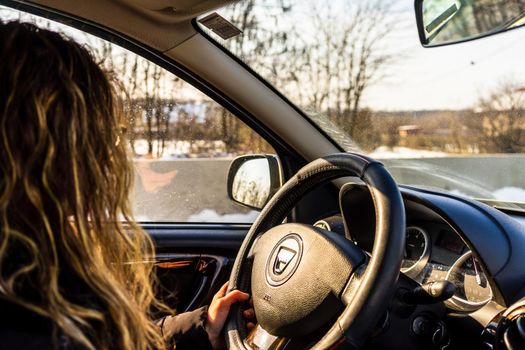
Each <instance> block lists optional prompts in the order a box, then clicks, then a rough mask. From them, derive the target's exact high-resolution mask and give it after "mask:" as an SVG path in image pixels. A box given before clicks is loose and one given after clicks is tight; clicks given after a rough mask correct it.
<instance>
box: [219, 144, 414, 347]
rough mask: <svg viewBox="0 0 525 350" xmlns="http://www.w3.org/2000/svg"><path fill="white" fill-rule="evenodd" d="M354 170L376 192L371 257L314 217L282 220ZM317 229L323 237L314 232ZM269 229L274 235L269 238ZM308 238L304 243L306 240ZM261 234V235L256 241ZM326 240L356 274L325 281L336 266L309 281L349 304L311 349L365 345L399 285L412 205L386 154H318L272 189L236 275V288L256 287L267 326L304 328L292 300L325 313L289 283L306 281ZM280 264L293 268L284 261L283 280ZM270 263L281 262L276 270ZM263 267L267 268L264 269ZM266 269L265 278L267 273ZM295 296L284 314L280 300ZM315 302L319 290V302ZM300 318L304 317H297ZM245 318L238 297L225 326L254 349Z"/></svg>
mask: <svg viewBox="0 0 525 350" xmlns="http://www.w3.org/2000/svg"><path fill="white" fill-rule="evenodd" d="M347 176H358V177H359V178H360V179H361V180H362V181H363V182H364V183H365V184H366V185H367V187H368V189H369V191H370V194H371V196H372V199H373V203H374V207H375V214H376V229H375V231H376V232H375V240H374V247H373V250H372V255H371V257H370V259H369V260H368V259H366V257H365V258H364V259H361V258H360V257H359V254H362V256H363V257H364V256H365V254H364V253H363V252H362V251H361V250H360V249H359V248H357V246H355V245H354V244H353V243H352V242H350V241H348V240H345V241H346V243H345V242H342V241H341V240H339V239H338V238H334V236H333V235H330V234H329V233H326V232H324V233H323V232H321V231H322V230H320V229H317V228H313V227H308V226H307V225H297V224H283V225H281V223H282V222H283V221H284V219H285V218H286V217H287V215H288V214H289V213H290V211H291V210H292V208H293V207H294V206H295V205H296V204H297V202H298V201H299V200H300V199H301V198H302V197H303V196H304V195H305V194H307V193H309V192H310V191H311V190H312V189H314V188H317V187H319V186H321V185H323V184H325V183H327V182H329V181H331V180H334V179H337V178H341V177H347ZM290 225H292V226H293V227H291V226H290ZM285 231H289V232H285ZM292 231H293V232H292ZM295 231H300V232H295ZM294 234H296V235H297V236H299V239H297V237H292V236H293V235H294ZM315 234H318V236H319V237H321V236H322V238H321V239H317V238H314V236H315ZM265 235H267V236H268V237H269V238H266V236H265ZM263 237H264V238H263ZM272 239H273V240H274V241H273V242H272ZM283 239H284V240H285V241H286V242H284V241H283ZM313 239H315V240H316V241H315V244H314V243H312V242H313V241H312V240H313ZM275 240H279V241H278V242H277V244H274V246H273V248H272V247H271V245H272V243H275ZM294 240H295V241H294ZM301 240H303V241H304V243H301ZM256 241H259V242H257V243H256ZM265 241H268V242H265ZM297 241H299V243H297ZM336 241H337V242H336ZM261 242H262V243H261ZM283 242H284V243H283ZM294 242H295V243H294ZM319 242H321V243H319ZM334 242H335V243H334ZM301 244H305V247H302V246H301ZM319 245H321V246H322V247H325V248H326V249H330V252H331V254H335V255H337V256H338V258H337V262H340V261H342V263H341V264H339V265H338V266H339V267H341V266H343V270H344V271H345V273H348V274H349V275H348V276H344V275H343V274H342V273H341V274H340V275H341V277H340V278H336V277H334V279H337V281H335V282H332V281H328V282H325V281H323V280H324V279H326V278H325V277H323V276H327V275H329V276H332V275H334V274H333V273H332V274H325V275H319V276H317V277H318V278H317V279H316V280H313V281H310V282H309V283H308V284H305V285H304V287H305V288H306V289H308V286H310V285H311V284H312V283H313V284H314V285H315V288H318V289H322V290H323V293H324V294H323V295H322V297H326V298H327V299H328V298H331V296H330V295H331V294H337V298H338V299H339V300H340V301H341V302H342V304H343V305H344V306H343V309H342V310H343V311H342V312H341V313H340V315H339V316H338V317H337V319H336V321H335V322H333V324H332V326H331V327H330V329H329V330H328V331H327V332H326V333H325V334H324V336H323V337H322V338H321V339H320V340H319V341H318V342H317V343H315V345H313V347H312V349H316V350H317V349H328V348H331V347H333V346H335V345H337V344H346V345H349V346H350V347H353V348H359V347H360V346H361V345H363V343H364V341H365V340H366V339H367V336H368V335H369V332H370V330H372V329H373V328H374V327H375V326H376V325H377V323H378V321H379V320H380V318H381V316H382V315H383V314H384V312H385V310H386V308H387V306H388V303H389V300H390V297H391V295H392V294H391V293H392V291H393V286H394V285H395V283H396V281H397V278H398V276H399V271H400V265H401V259H402V254H403V249H404V245H405V210H404V205H403V201H402V198H401V194H400V192H399V189H398V188H397V185H396V183H395V181H394V179H393V178H392V176H391V175H390V174H389V173H388V171H387V170H386V169H385V168H384V166H383V165H382V164H381V163H380V162H377V161H375V160H373V159H371V158H368V157H365V156H362V155H359V154H355V153H338V154H333V155H329V156H326V157H323V158H319V159H317V160H315V161H313V162H311V163H309V164H307V165H306V166H305V167H303V168H302V169H300V170H299V171H298V172H297V174H296V175H294V176H293V177H292V178H291V179H290V180H289V181H287V182H286V183H285V184H284V185H283V186H282V187H281V189H280V190H279V191H278V192H277V193H276V194H275V195H274V196H273V197H272V199H271V200H270V201H269V202H268V203H267V204H266V206H265V207H264V208H263V210H262V211H261V213H260V215H259V217H258V218H257V220H256V221H255V222H254V223H253V225H252V226H251V228H250V230H249V232H248V234H247V235H246V237H245V239H244V241H243V244H242V246H241V248H240V250H239V253H238V255H237V257H236V259H235V263H234V265H233V268H232V272H231V275H230V282H229V290H233V289H239V290H241V291H245V292H248V293H250V292H252V290H251V289H254V290H253V295H252V296H253V298H254V306H255V313H256V315H257V318H258V321H259V323H260V324H261V326H263V328H265V327H264V326H265V325H264V324H263V322H262V321H261V320H260V317H263V316H264V317H263V318H264V319H265V320H266V321H265V322H266V323H265V324H266V326H267V327H269V328H272V329H273V330H274V331H276V332H281V333H283V332H291V333H294V332H295V333H296V334H297V333H300V332H301V327H304V325H305V324H308V323H305V321H306V319H302V318H300V317H303V314H301V315H300V316H297V317H295V313H294V312H293V307H294V306H295V307H296V308H299V309H301V310H302V311H301V312H303V313H304V312H306V316H304V317H307V318H309V320H312V318H316V317H318V316H319V315H320V313H319V312H321V311H322V310H321V308H322V305H314V307H313V308H314V309H313V310H307V311H304V310H303V309H304V307H303V306H302V305H301V304H300V303H301V302H302V300H301V297H306V298H308V295H301V296H300V297H299V298H298V300H296V299H297V298H296V297H295V294H304V293H301V291H300V290H297V289H294V291H293V292H291V290H290V287H296V286H297V284H295V285H293V284H294V283H297V281H298V280H299V281H300V279H301V276H303V278H304V276H306V274H307V273H310V272H311V268H309V267H310V265H312V261H313V260H312V259H317V261H321V260H320V259H319V256H312V254H313V253H312V254H310V251H312V250H315V249H314V248H312V247H317V246H319ZM261 247H262V248H261ZM304 248H307V249H304ZM277 250H278V251H279V252H280V251H283V252H284V251H292V252H295V253H294V254H293V257H292V258H291V260H288V262H286V261H285V260H286V259H282V258H281V257H280V256H279V255H283V256H284V257H286V256H285V254H281V253H276V251H277ZM296 250H297V251H296ZM306 250H308V251H306ZM317 250H318V249H317ZM258 251H261V253H258ZM290 256H291V255H290ZM265 259H266V260H265ZM272 259H273V260H272ZM264 261H267V266H268V268H261V266H263V265H261V262H264ZM283 262H284V263H283ZM254 264H255V265H256V266H258V268H257V270H256V269H252V267H253V266H254ZM278 264H282V265H283V266H284V265H288V264H289V265H290V267H289V268H288V267H287V266H284V269H288V272H286V274H287V276H286V278H284V281H282V280H280V279H279V278H280V276H277V272H279V267H280V266H277V265H278ZM314 264H315V263H314ZM270 265H272V266H274V267H273V268H274V270H273V272H274V274H273V275H272V272H271V268H270V267H269V266H270ZM292 265H293V266H292ZM276 266H277V267H276ZM261 270H264V271H263V272H261ZM292 270H293V271H292ZM285 271H286V270H285ZM263 274H264V275H265V278H264V279H263V278H262V276H261V275H263ZM252 275H253V276H252ZM276 276H277V277H276ZM252 279H253V281H252ZM319 280H320V282H319ZM328 280H330V278H328ZM254 283H255V287H254ZM325 284H326V285H325ZM327 285H328V286H327ZM261 286H262V287H261ZM334 286H335V287H334ZM261 288H262V289H261ZM279 291H283V293H286V296H285V297H282V296H281V295H280V294H281V293H279ZM310 291H311V290H310ZM290 292H291V293H290ZM286 298H289V299H286ZM288 301H289V303H290V304H291V305H292V306H291V308H292V310H291V312H290V310H284V311H283V312H286V315H292V316H291V317H283V316H284V315H285V314H284V313H283V312H281V310H280V309H279V308H277V307H275V306H276V305H283V302H288ZM315 302H316V301H315V298H314V300H313V303H315ZM308 303H312V299H311V298H310V299H308V302H307V303H306V304H308ZM274 304H275V305H274ZM303 304H305V303H303ZM281 308H282V306H281ZM284 309H286V307H284ZM319 310H321V311H319ZM308 312H310V313H308ZM274 314H275V315H274ZM314 316H315V317H314ZM296 318H297V321H295V320H296ZM289 319H292V320H294V321H293V322H295V323H290V322H292V321H288V320H289ZM244 323H245V321H244V320H243V317H242V310H241V308H240V307H239V306H238V305H235V306H234V307H233V308H232V310H231V312H230V316H229V318H228V321H227V323H226V326H225V338H226V341H227V344H228V348H229V349H243V350H244V349H248V347H247V345H246V344H245V343H244V341H243V339H244V338H245V336H246V329H245V326H244Z"/></svg>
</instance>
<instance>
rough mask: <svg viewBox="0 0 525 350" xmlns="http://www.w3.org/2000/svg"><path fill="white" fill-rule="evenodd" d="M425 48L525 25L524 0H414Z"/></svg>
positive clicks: (472, 38)
mask: <svg viewBox="0 0 525 350" xmlns="http://www.w3.org/2000/svg"><path fill="white" fill-rule="evenodd" d="M415 10H416V21H417V28H418V31H419V39H420V41H421V44H423V46H425V47H433V46H441V45H448V44H454V43H459V42H463V41H469V40H474V39H478V38H482V37H485V36H489V35H493V34H496V33H501V32H505V31H507V30H510V29H514V28H518V27H521V26H523V25H524V24H525V20H524V19H525V0H415Z"/></svg>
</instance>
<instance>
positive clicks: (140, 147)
mask: <svg viewBox="0 0 525 350" xmlns="http://www.w3.org/2000/svg"><path fill="white" fill-rule="evenodd" d="M0 18H1V19H2V20H3V21H9V20H22V21H26V22H32V23H35V24H37V25H38V26H42V27H45V28H48V29H51V30H55V31H58V32H62V33H63V34H64V35H66V36H69V37H71V38H73V39H74V40H76V41H77V42H79V43H80V44H82V45H84V46H86V47H88V48H89V49H90V50H91V52H92V53H93V55H94V56H95V58H96V59H97V60H98V61H99V63H100V64H101V65H102V66H103V67H104V69H106V70H107V71H108V72H109V73H110V74H112V75H113V76H114V77H115V78H116V80H117V81H118V82H119V85H120V86H121V87H122V89H121V90H122V96H123V102H124V103H123V105H124V112H125V125H124V128H125V129H126V135H127V141H128V143H129V154H130V157H131V158H132V160H133V163H134V168H135V184H134V191H133V193H132V203H133V207H134V213H135V217H136V219H137V220H138V221H149V222H151V221H157V222H158V221H161V222H243V223H251V222H253V220H254V219H255V217H256V216H257V212H255V211H253V210H250V209H246V208H243V207H241V206H239V205H237V204H235V203H233V202H232V201H231V200H229V199H228V196H227V188H226V180H227V173H228V169H229V165H230V162H231V160H232V159H233V158H234V157H236V156H238V155H243V154H252V153H273V154H275V151H274V150H273V148H272V147H271V146H270V145H269V144H268V143H267V142H266V141H265V140H264V139H262V138H261V137H260V136H259V135H258V134H256V133H255V132H254V131H253V130H252V129H250V128H249V127H248V126H247V125H246V124H244V123H243V122H242V121H240V120H239V119H237V118H236V117H235V116H233V115H232V114H231V113H229V112H228V111H227V110H226V109H224V108H223V107H222V106H220V105H219V104H217V103H216V102H214V101H213V100H211V99H210V98H209V97H208V96H206V95H205V94H203V93H201V92H200V91H199V90H197V89H196V88H194V87H193V86H191V85H190V84H188V83H186V82H185V81H183V80H182V79H180V78H178V77H176V76H175V75H173V74H172V73H170V72H168V71H166V70H165V69H163V68H161V67H160V66H158V65H155V64H154V63H152V62H150V61H148V60H146V59H144V58H142V57H141V56H138V55H136V54H135V53H132V52H130V51H128V50H125V49H123V48H121V47H120V46H118V45H115V44H113V43H110V42H108V41H105V40H102V39H100V38H98V37H95V36H92V35H89V34H87V33H85V32H81V31H79V30H76V29H74V28H71V27H68V26H65V25H63V24H60V23H56V22H52V21H49V20H47V19H43V18H39V17H36V16H32V15H28V14H25V13H21V12H19V11H17V10H12V9H9V8H6V7H1V6H0Z"/></svg>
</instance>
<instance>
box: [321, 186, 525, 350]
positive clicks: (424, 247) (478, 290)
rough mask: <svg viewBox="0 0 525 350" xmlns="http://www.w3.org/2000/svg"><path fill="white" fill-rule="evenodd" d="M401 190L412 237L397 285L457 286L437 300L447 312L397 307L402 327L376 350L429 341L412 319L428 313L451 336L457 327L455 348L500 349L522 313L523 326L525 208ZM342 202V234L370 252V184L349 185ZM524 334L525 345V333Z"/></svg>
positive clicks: (398, 323)
mask: <svg viewBox="0 0 525 350" xmlns="http://www.w3.org/2000/svg"><path fill="white" fill-rule="evenodd" d="M399 188H400V192H401V195H402V197H403V203H404V206H405V214H406V240H405V250H404V258H403V260H402V264H401V272H402V274H401V276H400V282H399V284H400V285H399V287H398V288H402V287H403V286H402V285H403V284H404V285H405V286H409V287H408V288H413V287H410V283H415V285H416V286H418V285H423V284H427V285H428V284H429V283H431V282H440V281H448V282H450V283H451V284H453V285H454V287H455V291H454V294H453V296H452V297H450V298H449V299H447V300H446V301H444V302H443V303H439V304H441V306H442V307H444V310H443V311H439V305H434V306H430V305H428V307H427V306H425V305H421V306H418V307H417V308H416V310H415V311H412V314H411V316H409V317H408V318H407V316H406V315H401V314H400V315H398V316H396V315H395V310H394V309H392V310H391V319H392V323H393V324H394V323H395V324H396V326H395V329H396V331H387V332H386V333H385V335H383V336H382V339H380V340H376V345H377V346H376V347H373V346H372V348H384V347H385V346H386V345H387V344H391V343H392V342H393V341H396V340H398V338H399V337H403V338H404V339H411V341H412V343H410V342H406V343H405V345H404V346H405V347H406V348H407V349H408V348H414V349H415V348H421V347H426V346H429V344H431V342H430V343H429V342H428V341H427V343H422V340H421V337H417V336H414V324H415V323H414V322H416V320H417V319H418V317H421V315H430V314H433V315H434V316H433V317H434V318H433V319H434V320H435V322H437V323H439V322H444V323H443V325H445V326H443V327H444V328H443V329H445V328H446V329H447V330H448V332H449V333H450V334H452V333H454V332H456V333H455V334H452V335H451V338H452V339H453V342H452V343H453V344H454V345H455V346H454V347H459V348H462V347H468V348H473V347H481V346H488V348H494V347H495V348H499V347H498V346H497V344H503V343H505V342H506V341H507V340H508V339H507V340H506V339H504V338H505V337H507V338H509V337H508V336H507V335H508V334H509V332H510V331H508V329H513V328H512V327H514V328H516V327H517V326H516V327H515V326H513V325H514V323H516V321H515V320H517V319H519V318H522V319H523V322H522V323H523V325H524V327H525V269H524V268H523V256H524V254H525V225H524V224H525V214H524V213H518V212H507V211H502V210H497V209H495V208H493V207H490V206H488V205H485V204H483V203H481V202H479V201H474V200H470V199H466V198H463V197H459V196H455V195H453V194H450V193H446V192H438V191H431V190H426V189H420V188H414V187H409V186H399ZM339 202H340V203H339V204H340V208H341V215H342V218H341V219H340V220H341V221H342V222H343V223H344V228H343V230H342V231H343V232H342V234H344V235H346V236H347V238H349V239H351V240H352V241H354V242H355V243H356V244H357V245H358V246H359V247H361V248H362V249H363V250H365V251H366V252H368V253H372V249H373V245H374V239H375V225H376V222H375V208H374V204H373V200H372V198H371V196H370V194H369V192H368V189H367V188H366V186H364V185H359V184H346V185H344V186H343V187H342V188H341V191H340V195H339ZM325 221H326V220H325ZM332 226H333V225H332ZM407 279H408V280H409V281H408V282H407ZM432 307H435V309H434V310H432ZM509 315H510V316H509ZM509 325H510V326H509ZM516 329H517V328H516ZM524 329H525V328H524ZM403 330H405V331H403ZM404 332H405V333H404ZM512 332H514V333H516V332H517V331H515V330H514V331H512ZM514 333H513V334H514ZM518 333H519V332H518ZM403 334H404V335H403ZM506 334H507V335H506ZM520 334H521V333H520ZM518 338H520V339H522V341H523V345H524V346H525V331H524V332H523V336H521V335H520V337H518ZM520 341H521V340H520ZM425 344H426V345H425ZM487 344H488V345H487ZM501 348H508V346H507V347H501Z"/></svg>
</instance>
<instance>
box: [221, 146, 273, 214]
mask: <svg viewBox="0 0 525 350" xmlns="http://www.w3.org/2000/svg"><path fill="white" fill-rule="evenodd" d="M281 182H282V181H281V171H280V166H279V160H278V158H277V156H274V155H261V154H255V155H246V156H240V157H237V158H235V159H234V160H233V161H232V163H231V165H230V170H229V172H228V197H229V198H230V199H231V200H233V201H234V202H236V203H238V204H241V205H243V206H246V207H249V208H252V209H257V210H260V209H262V208H263V207H264V205H265V204H266V203H267V202H268V200H269V199H270V198H272V196H273V195H274V194H275V192H277V190H278V189H279V188H280V187H281V184H282V183H281Z"/></svg>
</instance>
